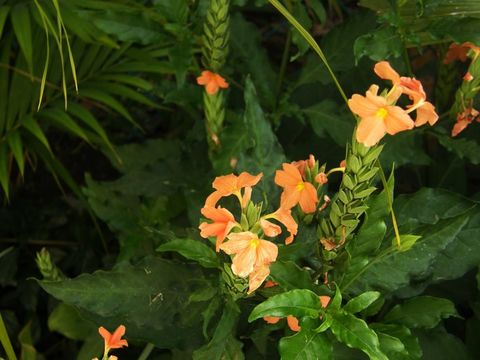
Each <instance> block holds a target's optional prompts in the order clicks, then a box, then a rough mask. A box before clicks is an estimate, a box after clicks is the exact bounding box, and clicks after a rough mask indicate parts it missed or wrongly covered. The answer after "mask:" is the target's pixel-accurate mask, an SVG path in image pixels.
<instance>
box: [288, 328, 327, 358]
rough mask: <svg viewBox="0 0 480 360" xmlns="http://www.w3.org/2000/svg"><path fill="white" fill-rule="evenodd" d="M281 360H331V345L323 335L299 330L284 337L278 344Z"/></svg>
mask: <svg viewBox="0 0 480 360" xmlns="http://www.w3.org/2000/svg"><path fill="white" fill-rule="evenodd" d="M279 349H280V356H281V357H282V360H316V359H322V360H323V359H325V360H329V359H333V358H332V343H331V341H330V340H329V339H328V338H327V337H326V336H325V334H323V333H320V334H319V333H316V332H314V331H312V330H307V329H301V330H300V331H299V332H298V333H296V334H295V335H293V336H289V337H284V338H282V339H281V340H280V343H279Z"/></svg>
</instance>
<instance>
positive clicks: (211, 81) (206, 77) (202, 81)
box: [197, 70, 228, 95]
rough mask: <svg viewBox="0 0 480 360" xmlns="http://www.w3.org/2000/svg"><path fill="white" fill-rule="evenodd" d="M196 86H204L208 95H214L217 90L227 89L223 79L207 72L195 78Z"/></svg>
mask: <svg viewBox="0 0 480 360" xmlns="http://www.w3.org/2000/svg"><path fill="white" fill-rule="evenodd" d="M197 84H198V85H203V86H205V90H206V92H207V94H208V95H215V94H216V93H217V92H218V90H219V89H227V88H228V83H227V82H226V81H225V79H224V78H223V77H221V76H220V75H219V74H216V73H214V72H212V71H209V70H205V71H202V75H200V76H199V77H197Z"/></svg>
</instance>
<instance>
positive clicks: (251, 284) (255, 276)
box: [247, 265, 270, 294]
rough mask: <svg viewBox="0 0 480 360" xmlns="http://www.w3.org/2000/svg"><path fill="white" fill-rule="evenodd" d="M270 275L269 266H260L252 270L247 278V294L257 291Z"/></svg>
mask: <svg viewBox="0 0 480 360" xmlns="http://www.w3.org/2000/svg"><path fill="white" fill-rule="evenodd" d="M268 275H270V267H269V265H261V266H258V267H256V268H255V269H253V272H251V273H250V275H249V276H248V291H247V294H251V293H252V292H254V291H255V290H257V289H258V288H259V287H260V285H262V283H263V282H264V281H265V279H266V278H267V276H268Z"/></svg>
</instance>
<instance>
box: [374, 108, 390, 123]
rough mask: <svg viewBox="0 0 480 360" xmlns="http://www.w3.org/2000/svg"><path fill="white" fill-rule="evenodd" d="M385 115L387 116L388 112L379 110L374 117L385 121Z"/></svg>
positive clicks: (383, 109) (382, 109)
mask: <svg viewBox="0 0 480 360" xmlns="http://www.w3.org/2000/svg"><path fill="white" fill-rule="evenodd" d="M387 114H388V111H387V110H386V109H385V108H380V109H378V110H377V113H376V114H375V115H376V116H377V117H379V118H380V119H382V120H383V119H385V117H386V116H387Z"/></svg>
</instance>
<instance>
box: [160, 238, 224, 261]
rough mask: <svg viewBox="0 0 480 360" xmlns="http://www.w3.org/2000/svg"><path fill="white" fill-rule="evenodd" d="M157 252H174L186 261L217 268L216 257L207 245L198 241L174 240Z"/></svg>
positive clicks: (161, 246)
mask: <svg viewBox="0 0 480 360" xmlns="http://www.w3.org/2000/svg"><path fill="white" fill-rule="evenodd" d="M157 251H160V252H165V251H175V252H178V253H179V254H180V255H182V256H184V257H186V258H187V259H190V260H194V261H196V262H198V263H199V264H200V265H202V266H203V267H206V268H217V267H219V262H218V257H217V254H215V252H214V251H213V250H212V249H210V248H209V247H208V246H207V245H205V244H203V243H202V242H200V241H198V240H192V239H176V240H172V241H169V242H167V243H165V244H163V245H160V247H158V248H157Z"/></svg>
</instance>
